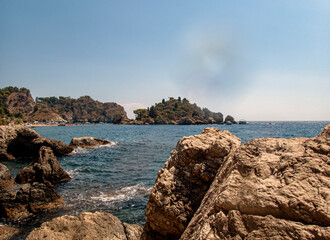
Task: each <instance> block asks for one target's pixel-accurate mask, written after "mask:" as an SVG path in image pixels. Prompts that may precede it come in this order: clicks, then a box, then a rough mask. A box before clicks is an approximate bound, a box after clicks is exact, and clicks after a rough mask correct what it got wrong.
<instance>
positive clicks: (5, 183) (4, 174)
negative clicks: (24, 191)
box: [0, 163, 14, 191]
mask: <svg viewBox="0 0 330 240" xmlns="http://www.w3.org/2000/svg"><path fill="white" fill-rule="evenodd" d="M13 184H14V178H13V177H12V176H11V174H10V172H9V169H8V168H7V167H6V166H5V165H3V164H1V163H0V191H3V190H8V189H10V188H12V186H13Z"/></svg>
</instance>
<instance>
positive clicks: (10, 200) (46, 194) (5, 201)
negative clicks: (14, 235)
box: [0, 182, 64, 222]
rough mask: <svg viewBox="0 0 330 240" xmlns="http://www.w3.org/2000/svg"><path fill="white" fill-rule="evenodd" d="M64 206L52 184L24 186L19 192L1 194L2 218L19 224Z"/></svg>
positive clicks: (0, 216) (0, 208)
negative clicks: (41, 213) (36, 215)
mask: <svg viewBox="0 0 330 240" xmlns="http://www.w3.org/2000/svg"><path fill="white" fill-rule="evenodd" d="M63 204H64V201H63V199H62V198H61V197H60V195H59V194H58V193H57V192H56V189H55V187H54V186H53V185H52V184H51V183H49V182H45V183H38V182H35V183H32V184H23V185H21V188H20V189H19V190H15V189H14V190H12V191H7V192H1V193H0V218H6V219H8V220H11V221H13V222H18V221H22V220H25V219H28V218H29V217H31V216H33V215H34V214H37V213H39V212H43V211H54V210H57V209H58V208H60V207H62V206H63Z"/></svg>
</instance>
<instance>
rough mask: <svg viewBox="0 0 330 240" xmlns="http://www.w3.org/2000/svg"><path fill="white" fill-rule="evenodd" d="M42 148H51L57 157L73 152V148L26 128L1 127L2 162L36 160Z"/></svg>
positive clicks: (0, 146) (0, 151)
mask: <svg viewBox="0 0 330 240" xmlns="http://www.w3.org/2000/svg"><path fill="white" fill-rule="evenodd" d="M42 146H48V147H50V148H51V149H52V150H53V152H54V155H55V156H63V155H67V154H69V153H71V152H72V151H73V148H72V147H71V146H69V145H66V144H64V143H63V142H61V141H58V140H52V139H48V138H45V137H42V136H40V135H39V134H38V133H36V132H35V131H34V130H32V129H29V128H27V127H25V126H0V153H1V154H0V157H2V158H1V159H0V160H10V159H13V158H25V159H31V158H32V159H36V158H38V156H39V149H40V148H41V147H42Z"/></svg>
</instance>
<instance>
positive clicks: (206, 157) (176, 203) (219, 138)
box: [142, 128, 240, 240]
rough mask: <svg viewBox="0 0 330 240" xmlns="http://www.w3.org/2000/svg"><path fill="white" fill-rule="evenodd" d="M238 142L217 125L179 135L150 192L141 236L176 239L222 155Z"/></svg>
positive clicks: (210, 181) (186, 223) (194, 208)
mask: <svg viewBox="0 0 330 240" xmlns="http://www.w3.org/2000/svg"><path fill="white" fill-rule="evenodd" d="M239 145H240V139H238V138H237V137H235V136H233V135H232V134H231V133H229V132H228V131H219V130H218V129H216V128H206V129H205V130H204V131H203V132H202V134H200V135H197V136H191V137H184V138H182V139H181V140H180V141H179V142H178V144H177V146H176V147H175V149H174V150H173V151H172V153H171V157H170V158H169V159H168V161H167V162H166V164H165V166H164V168H162V169H161V170H160V171H159V173H158V177H157V180H156V183H155V186H154V187H153V189H152V191H151V193H150V196H149V202H148V206H147V209H146V216H147V223H146V225H145V227H144V233H143V237H142V239H150V240H151V239H179V237H180V236H181V234H182V233H183V231H184V229H185V227H186V226H187V225H188V223H189V221H190V219H191V218H192V216H193V214H194V213H195V211H196V210H197V208H198V207H199V205H200V202H201V201H202V199H203V197H204V194H205V193H206V192H207V190H208V188H209V186H210V185H211V183H212V181H213V178H214V177H215V175H216V173H217V171H218V168H219V167H220V166H221V165H222V164H223V161H224V159H225V157H226V156H227V155H228V154H230V153H231V152H232V151H234V150H235V149H236V148H238V147H239Z"/></svg>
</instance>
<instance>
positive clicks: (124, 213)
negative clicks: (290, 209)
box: [6, 122, 330, 226]
mask: <svg viewBox="0 0 330 240" xmlns="http://www.w3.org/2000/svg"><path fill="white" fill-rule="evenodd" d="M329 123H330V122H272V123H271V124H270V123H269V122H250V123H248V124H246V125H239V124H236V125H191V126H190V125H188V126H180V125H112V124H104V125H81V126H79V125H78V126H63V127H36V128H33V129H34V130H35V131H36V132H38V133H39V134H40V135H42V136H44V137H47V138H51V139H57V140H61V141H63V142H64V143H67V144H69V143H70V141H71V139H72V138H74V137H84V136H91V137H97V138H103V139H106V140H109V141H112V142H115V143H116V145H112V146H106V147H99V148H95V149H88V150H86V149H77V150H75V152H74V153H72V154H70V155H68V156H65V157H60V158H58V160H59V162H60V163H61V165H62V166H63V168H64V169H65V170H66V171H67V172H69V174H70V175H71V176H72V180H71V181H70V182H68V183H65V184H61V185H58V186H57V189H58V192H59V194H60V195H61V196H62V198H63V199H64V200H65V202H66V206H65V208H64V209H63V210H61V211H60V212H57V213H56V214H52V215H46V216H42V217H41V219H39V223H38V221H37V223H35V222H34V223H33V224H36V225H38V224H40V222H42V221H44V220H47V219H49V218H52V217H55V216H60V215H65V214H70V215H78V214H80V213H81V212H83V211H92V212H93V211H106V212H110V213H112V214H114V215H115V216H117V217H118V218H119V219H121V220H122V221H125V222H127V223H136V224H139V225H141V226H143V224H144V223H145V215H144V212H145V208H146V205H147V202H148V195H149V193H150V190H151V188H152V186H153V185H154V183H155V180H156V177H157V173H158V171H159V170H160V169H161V168H162V167H163V166H164V163H165V162H166V160H167V159H168V158H169V156H170V153H171V151H172V150H173V148H174V147H175V146H176V144H177V142H178V140H180V139H181V138H182V137H183V136H191V135H196V134H200V133H201V132H202V131H203V129H204V128H206V127H216V128H219V129H220V130H229V131H230V132H231V133H232V134H234V135H236V136H238V137H239V138H240V139H241V140H242V143H245V142H247V141H250V140H252V139H256V138H264V137H275V138H292V137H315V136H316V135H318V134H319V133H320V132H321V131H322V129H323V128H324V127H325V126H326V125H327V124H329ZM6 165H7V166H8V167H9V168H10V170H11V173H12V174H13V175H15V174H16V173H17V172H18V171H19V169H21V168H22V167H24V166H25V165H26V164H25V163H17V162H16V163H13V162H12V163H6Z"/></svg>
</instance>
